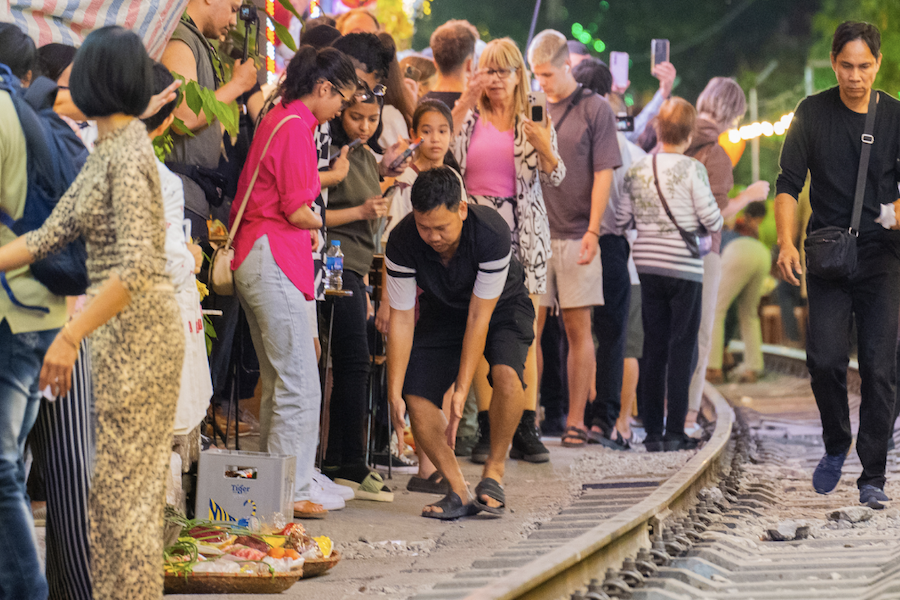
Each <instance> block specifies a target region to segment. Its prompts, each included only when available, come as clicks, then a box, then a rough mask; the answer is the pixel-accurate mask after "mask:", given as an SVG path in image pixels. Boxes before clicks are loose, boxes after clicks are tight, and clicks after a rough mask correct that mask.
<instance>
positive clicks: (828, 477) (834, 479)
mask: <svg viewBox="0 0 900 600" xmlns="http://www.w3.org/2000/svg"><path fill="white" fill-rule="evenodd" d="M846 458H847V454H846V453H844V454H826V455H825V456H823V457H822V460H820V461H819V464H818V465H817V466H816V470H815V471H813V477H812V484H813V489H815V490H816V492H818V493H820V494H830V493H831V492H833V491H834V488H836V487H837V484H838V483H839V482H840V481H841V470H842V469H843V468H844V460H845V459H846Z"/></svg>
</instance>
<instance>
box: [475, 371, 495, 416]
mask: <svg viewBox="0 0 900 600" xmlns="http://www.w3.org/2000/svg"><path fill="white" fill-rule="evenodd" d="M490 370H491V367H490V365H488V361H487V360H485V359H484V358H482V359H481V360H480V361H478V367H477V368H476V369H475V377H473V378H472V387H474V388H475V401H476V402H477V403H478V412H482V411H485V410H490V408H491V397H492V396H493V395H494V390H493V389H492V388H491V384H490V383H488V372H490Z"/></svg>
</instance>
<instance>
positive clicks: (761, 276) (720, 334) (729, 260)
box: [709, 237, 772, 373]
mask: <svg viewBox="0 0 900 600" xmlns="http://www.w3.org/2000/svg"><path fill="white" fill-rule="evenodd" d="M771 268H772V259H771V255H770V254H769V249H768V248H766V246H765V245H764V244H763V243H762V242H760V241H759V240H757V239H755V238H751V237H741V238H738V239H736V240H734V241H733V242H731V243H730V244H728V246H727V247H726V248H725V250H724V252H722V281H721V283H720V284H719V298H718V301H717V302H716V319H715V326H714V327H713V337H712V345H711V348H712V351H711V352H710V355H709V365H710V366H711V367H712V368H714V369H721V368H722V354H723V352H724V345H725V316H726V314H727V313H728V309H729V308H730V307H731V304H732V303H733V302H737V307H738V321H739V322H740V325H741V339H742V340H743V341H744V366H745V367H746V368H747V370H748V371H753V372H754V373H759V372H760V371H762V370H763V353H762V326H761V324H760V322H759V300H760V298H762V292H763V284H764V283H765V281H766V276H768V274H769V270H770V269H771Z"/></svg>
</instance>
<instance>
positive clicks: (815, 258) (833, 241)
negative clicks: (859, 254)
mask: <svg viewBox="0 0 900 600" xmlns="http://www.w3.org/2000/svg"><path fill="white" fill-rule="evenodd" d="M877 108H878V92H876V91H875V90H872V93H871V94H870V96H869V112H868V114H867V115H866V127H865V133H863V134H862V150H861V152H860V155H859V172H858V173H857V175H856V196H855V198H854V199H853V216H852V217H851V220H850V227H849V228H844V227H835V226H828V227H822V228H821V229H816V230H815V231H812V232H810V233H809V234H808V235H807V237H806V241H805V242H804V248H805V249H806V270H807V272H808V273H811V274H813V275H815V276H816V277H820V278H822V279H842V278H844V277H848V276H849V275H850V274H851V273H853V272H854V271H855V270H856V240H857V239H858V238H859V221H860V218H861V217H862V207H863V197H864V196H865V194H866V176H867V175H868V171H869V156H870V155H871V153H872V144H874V143H875V138H874V137H873V136H872V132H873V131H874V130H875V111H876V109H877Z"/></svg>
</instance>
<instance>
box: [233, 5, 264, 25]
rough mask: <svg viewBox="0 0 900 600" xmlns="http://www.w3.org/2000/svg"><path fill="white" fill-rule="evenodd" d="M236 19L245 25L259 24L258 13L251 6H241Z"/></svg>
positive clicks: (254, 7)
mask: <svg viewBox="0 0 900 600" xmlns="http://www.w3.org/2000/svg"><path fill="white" fill-rule="evenodd" d="M238 17H239V18H240V20H241V21H243V22H244V23H246V24H247V25H251V24H256V23H259V13H258V12H257V10H256V6H255V5H253V4H241V8H240V10H239V11H238Z"/></svg>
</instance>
